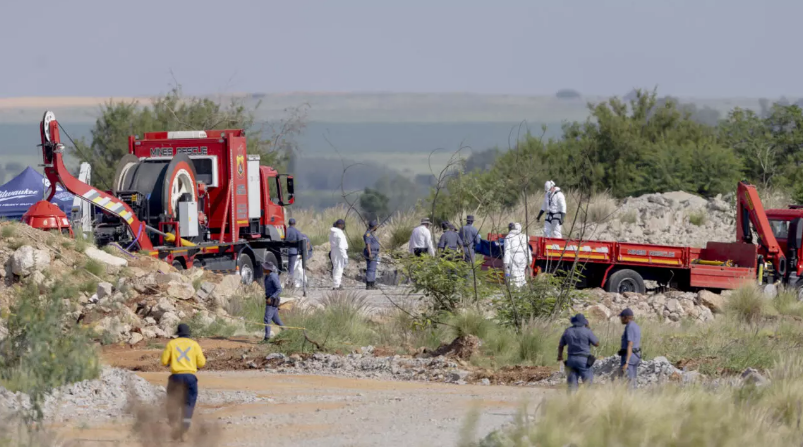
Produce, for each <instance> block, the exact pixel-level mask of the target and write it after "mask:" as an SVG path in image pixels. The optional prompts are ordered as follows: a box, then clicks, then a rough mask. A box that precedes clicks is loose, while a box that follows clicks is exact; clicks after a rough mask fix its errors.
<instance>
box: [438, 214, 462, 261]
mask: <svg viewBox="0 0 803 447" xmlns="http://www.w3.org/2000/svg"><path fill="white" fill-rule="evenodd" d="M441 228H442V229H443V234H442V235H441V238H440V240H438V250H440V252H441V254H443V255H446V254H453V252H458V251H460V250H462V249H463V239H461V238H460V235H459V234H457V231H455V229H454V227H453V226H452V225H451V224H449V222H444V223H442V224H441Z"/></svg>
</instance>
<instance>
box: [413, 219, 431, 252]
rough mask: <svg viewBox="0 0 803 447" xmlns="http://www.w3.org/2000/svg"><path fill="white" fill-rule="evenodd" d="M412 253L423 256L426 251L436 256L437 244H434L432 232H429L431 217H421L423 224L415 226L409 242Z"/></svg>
mask: <svg viewBox="0 0 803 447" xmlns="http://www.w3.org/2000/svg"><path fill="white" fill-rule="evenodd" d="M408 246H409V249H410V253H413V254H414V255H416V256H421V255H422V254H424V253H427V254H429V255H430V256H435V246H434V245H433V244H432V233H430V232H429V219H428V218H426V217H425V218H423V219H421V225H419V226H417V227H415V228H413V233H412V234H410V243H409V244H408Z"/></svg>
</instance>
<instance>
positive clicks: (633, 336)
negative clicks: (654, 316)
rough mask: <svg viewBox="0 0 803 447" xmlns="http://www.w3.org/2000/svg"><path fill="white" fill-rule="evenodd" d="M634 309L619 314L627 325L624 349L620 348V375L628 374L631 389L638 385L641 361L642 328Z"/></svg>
mask: <svg viewBox="0 0 803 447" xmlns="http://www.w3.org/2000/svg"><path fill="white" fill-rule="evenodd" d="M634 318H635V317H634V315H633V311H632V310H631V309H630V308H627V309H625V310H623V311H622V312H621V313H620V314H619V319H620V321H621V322H622V324H623V325H625V331H624V333H623V334H622V349H620V350H619V356H620V358H621V362H620V363H619V365H620V367H621V370H620V371H619V374H620V377H623V376H625V375H627V380H628V382H629V386H630V388H631V389H634V388H636V386H637V385H638V366H639V364H640V363H641V328H640V327H639V325H637V324H636V322H635V321H633V319H634Z"/></svg>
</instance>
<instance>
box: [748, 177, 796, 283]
mask: <svg viewBox="0 0 803 447" xmlns="http://www.w3.org/2000/svg"><path fill="white" fill-rule="evenodd" d="M736 200H737V205H736V233H737V240H739V241H742V242H745V243H748V244H752V243H753V233H752V231H751V228H750V224H753V228H755V231H756V234H757V235H758V241H757V242H758V246H759V248H760V249H761V251H762V252H763V253H764V254H765V257H766V259H767V260H768V261H769V262H770V263H772V266H773V267H774V268H775V272H776V274H777V275H778V276H779V277H780V278H784V277H785V276H786V274H787V267H788V266H787V262H786V257H785V256H784V254H783V251H782V250H781V246H780V245H778V241H777V239H775V234H774V233H773V232H772V227H771V226H770V221H769V219H767V214H766V212H765V211H764V205H763V204H762V203H761V199H760V198H759V196H758V191H757V190H756V187H755V186H753V185H751V184H749V183H746V182H739V186H738V188H737V192H736Z"/></svg>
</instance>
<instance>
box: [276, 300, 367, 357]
mask: <svg viewBox="0 0 803 447" xmlns="http://www.w3.org/2000/svg"><path fill="white" fill-rule="evenodd" d="M321 306H322V307H321V309H303V310H302V309H296V308H294V309H292V310H290V311H289V312H287V313H284V314H283V315H281V318H282V322H284V323H285V324H286V325H287V326H294V327H303V328H306V331H307V334H308V336H309V338H310V339H312V340H314V341H315V342H316V343H318V344H320V345H321V347H322V348H323V349H326V350H334V351H351V350H352V349H355V348H358V347H361V346H366V345H370V344H372V343H373V342H374V341H375V340H376V332H374V331H373V327H372V326H373V325H372V324H371V322H370V321H369V320H368V318H367V316H366V313H367V310H368V302H367V299H366V297H365V295H364V294H362V293H359V292H352V291H349V292H332V293H330V294H328V295H327V296H326V297H324V299H323V300H321ZM276 343H277V344H278V345H279V347H280V349H281V350H282V351H284V352H300V351H304V350H305V349H306V350H309V349H311V348H312V346H311V345H310V344H309V343H308V342H307V341H306V339H305V337H304V333H303V332H302V331H300V330H292V329H289V330H282V331H281V332H280V333H279V335H277V336H276Z"/></svg>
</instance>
